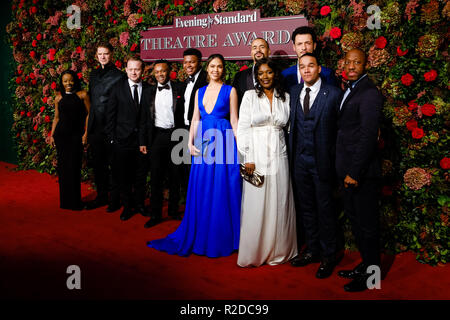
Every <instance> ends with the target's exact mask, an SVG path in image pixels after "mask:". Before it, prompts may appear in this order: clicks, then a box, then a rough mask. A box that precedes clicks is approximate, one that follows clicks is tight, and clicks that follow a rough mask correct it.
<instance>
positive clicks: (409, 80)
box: [402, 73, 414, 87]
mask: <svg viewBox="0 0 450 320" xmlns="http://www.w3.org/2000/svg"><path fill="white" fill-rule="evenodd" d="M413 82H414V77H413V76H412V75H411V74H409V73H407V74H404V75H403V76H402V83H403V84H404V85H405V86H407V87H408V86H410V85H411V84H412V83H413Z"/></svg>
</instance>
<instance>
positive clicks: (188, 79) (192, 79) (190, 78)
mask: <svg viewBox="0 0 450 320" xmlns="http://www.w3.org/2000/svg"><path fill="white" fill-rule="evenodd" d="M194 81H195V77H193V76H189V77H188V78H187V82H188V83H189V82H194Z"/></svg>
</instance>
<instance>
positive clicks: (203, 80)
mask: <svg viewBox="0 0 450 320" xmlns="http://www.w3.org/2000/svg"><path fill="white" fill-rule="evenodd" d="M206 76H207V74H206V72H205V71H204V70H203V69H202V70H200V74H199V75H198V78H197V81H195V84H194V88H193V89H192V93H191V97H190V99H189V110H188V120H189V124H190V123H191V121H192V116H193V115H194V107H195V92H196V91H197V90H198V89H200V88H201V87H204V86H206V85H208V81H206ZM186 86H187V81H186V82H185V83H184V90H183V94H182V97H183V98H184V91H185V90H186ZM182 108H183V110H182V112H181V114H182V115H183V118H184V104H183V107H182ZM183 123H184V119H183Z"/></svg>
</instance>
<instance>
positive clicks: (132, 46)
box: [130, 43, 137, 51]
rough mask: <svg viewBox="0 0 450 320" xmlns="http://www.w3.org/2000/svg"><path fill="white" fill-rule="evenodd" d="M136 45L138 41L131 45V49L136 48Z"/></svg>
mask: <svg viewBox="0 0 450 320" xmlns="http://www.w3.org/2000/svg"><path fill="white" fill-rule="evenodd" d="M136 47H137V44H136V43H133V44H132V45H131V48H130V51H134V50H136Z"/></svg>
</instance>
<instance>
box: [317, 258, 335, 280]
mask: <svg viewBox="0 0 450 320" xmlns="http://www.w3.org/2000/svg"><path fill="white" fill-rule="evenodd" d="M335 266H336V260H327V261H322V262H321V263H320V266H319V269H317V272H316V278H318V279H325V278H328V277H329V276H331V275H332V274H333V270H334V267H335Z"/></svg>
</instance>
